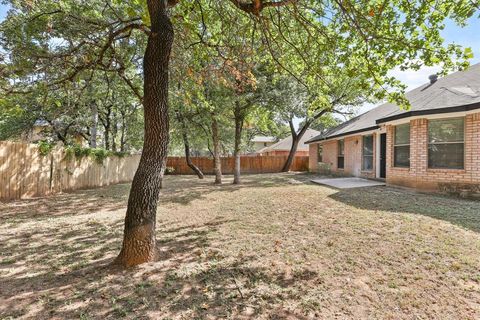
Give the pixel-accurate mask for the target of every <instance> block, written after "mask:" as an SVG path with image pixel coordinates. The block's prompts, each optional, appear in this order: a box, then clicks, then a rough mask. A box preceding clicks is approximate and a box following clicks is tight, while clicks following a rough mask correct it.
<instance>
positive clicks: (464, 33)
mask: <svg viewBox="0 0 480 320" xmlns="http://www.w3.org/2000/svg"><path fill="white" fill-rule="evenodd" d="M7 10H8V8H7V6H6V5H3V4H0V21H3V19H4V18H5V15H6V12H7ZM479 33H480V18H479V17H478V16H475V17H474V18H471V19H470V21H469V23H468V25H467V26H466V27H464V28H461V27H459V26H457V25H456V24H455V23H454V22H451V21H449V22H447V24H446V27H445V29H444V30H442V32H441V34H442V36H443V38H444V39H445V42H446V43H455V44H459V45H461V46H463V47H471V48H472V49H473V53H474V58H473V59H472V60H471V64H474V63H478V62H480V34H479ZM439 70H440V67H426V68H422V69H420V70H418V71H412V70H407V71H400V70H393V71H392V75H393V76H395V77H396V78H397V79H399V80H401V81H402V82H403V83H404V84H406V85H407V91H408V90H412V89H414V88H416V87H418V86H420V85H422V84H424V83H426V82H428V76H429V75H431V74H434V73H436V72H437V71H439ZM374 106H375V105H372V104H367V105H364V106H363V107H361V108H359V113H362V112H365V111H368V110H369V109H371V108H373V107H374Z"/></svg>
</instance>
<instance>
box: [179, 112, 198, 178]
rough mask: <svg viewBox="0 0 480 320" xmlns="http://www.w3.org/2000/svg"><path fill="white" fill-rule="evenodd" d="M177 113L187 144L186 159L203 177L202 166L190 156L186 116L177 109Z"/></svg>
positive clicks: (184, 143)
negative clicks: (198, 165) (196, 163)
mask: <svg viewBox="0 0 480 320" xmlns="http://www.w3.org/2000/svg"><path fill="white" fill-rule="evenodd" d="M176 114H177V119H178V121H179V122H180V126H181V128H182V139H183V145H184V146H185V160H186V161H187V165H188V166H189V167H190V169H192V170H193V172H195V174H196V175H197V176H198V178H199V179H203V178H204V176H203V172H202V170H200V168H199V167H197V166H196V165H195V164H194V163H193V162H192V159H191V158H190V143H189V141H188V134H187V124H186V123H185V118H184V117H183V115H182V114H181V113H180V112H179V111H177V112H176Z"/></svg>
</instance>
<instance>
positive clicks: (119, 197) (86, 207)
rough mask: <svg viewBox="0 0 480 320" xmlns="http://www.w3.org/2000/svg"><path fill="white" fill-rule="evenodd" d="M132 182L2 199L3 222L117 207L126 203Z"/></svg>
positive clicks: (71, 214) (66, 215) (0, 218)
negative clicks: (22, 197) (46, 194)
mask: <svg viewBox="0 0 480 320" xmlns="http://www.w3.org/2000/svg"><path fill="white" fill-rule="evenodd" d="M129 190H130V185H129V184H119V185H113V186H108V187H103V188H98V189H91V190H78V191H75V192H72V193H62V194H56V195H53V196H49V197H44V198H34V199H24V200H16V201H10V202H6V203H0V223H4V222H9V223H16V222H24V221H28V220H31V219H35V220H36V221H42V220H47V219H52V218H57V217H68V216H74V215H82V214H89V213H93V212H97V211H99V210H104V211H116V210H120V209H122V208H124V207H125V206H126V204H127V199H128V192H129Z"/></svg>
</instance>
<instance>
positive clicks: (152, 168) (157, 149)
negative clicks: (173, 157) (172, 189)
mask: <svg viewBox="0 0 480 320" xmlns="http://www.w3.org/2000/svg"><path fill="white" fill-rule="evenodd" d="M166 2H167V1H159V0H147V4H148V11H149V14H150V20H151V33H150V34H149V37H148V43H147V49H146V51H145V56H144V61H143V72H144V92H145V96H144V103H143V105H144V114H145V138H144V145H143V152H142V157H141V159H140V163H139V166H138V169H137V172H136V173H135V177H134V178H133V182H132V188H131V190H130V196H129V199H128V208H127V214H126V217H125V230H124V237H123V245H122V250H121V251H120V254H119V256H118V257H117V259H116V263H118V264H120V265H122V266H125V267H128V266H134V265H138V264H141V263H144V262H148V261H153V260H154V259H155V258H156V239H155V224H156V213H157V202H158V198H159V193H160V187H161V181H162V167H163V164H164V161H165V160H166V157H167V147H168V139H169V133H168V130H169V125H168V124H169V123H168V68H169V60H170V52H171V48H172V43H173V27H172V24H171V22H170V19H169V17H168V15H167V8H166Z"/></svg>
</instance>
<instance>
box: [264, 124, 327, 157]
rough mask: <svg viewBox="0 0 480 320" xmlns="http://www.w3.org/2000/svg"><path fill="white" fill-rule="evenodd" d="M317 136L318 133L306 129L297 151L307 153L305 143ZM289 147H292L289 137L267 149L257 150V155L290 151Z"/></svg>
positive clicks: (290, 137)
mask: <svg viewBox="0 0 480 320" xmlns="http://www.w3.org/2000/svg"><path fill="white" fill-rule="evenodd" d="M319 134H320V131H317V130H313V129H307V131H305V133H304V134H303V137H302V139H300V142H299V143H298V148H297V151H308V145H306V144H305V142H306V141H307V140H310V139H312V138H313V137H315V136H318V135H319ZM291 147H292V136H291V135H290V136H288V137H286V138H285V139H282V140H280V141H278V142H277V143H275V144H272V145H271V146H269V147H265V148H262V149H260V150H258V151H257V153H265V152H269V151H290V148H291Z"/></svg>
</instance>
